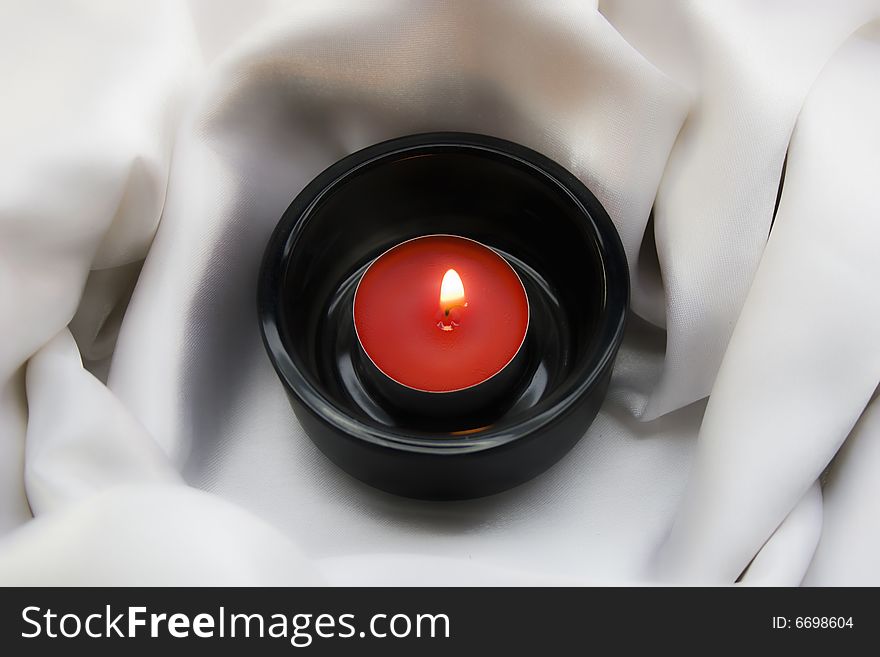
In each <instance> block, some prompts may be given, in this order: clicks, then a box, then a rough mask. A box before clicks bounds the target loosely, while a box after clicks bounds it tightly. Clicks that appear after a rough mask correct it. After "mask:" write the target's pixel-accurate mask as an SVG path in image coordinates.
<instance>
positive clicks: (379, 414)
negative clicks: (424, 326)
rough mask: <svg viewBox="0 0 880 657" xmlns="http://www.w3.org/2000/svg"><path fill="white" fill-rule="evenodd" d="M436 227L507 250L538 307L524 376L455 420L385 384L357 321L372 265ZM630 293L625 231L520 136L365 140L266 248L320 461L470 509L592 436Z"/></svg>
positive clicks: (268, 289) (275, 328)
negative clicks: (471, 501)
mask: <svg viewBox="0 0 880 657" xmlns="http://www.w3.org/2000/svg"><path fill="white" fill-rule="evenodd" d="M439 234H443V235H457V236H461V237H465V238H469V239H472V240H476V241H477V242H480V243H482V244H484V245H486V246H488V247H490V248H492V249H493V250H495V251H496V252H497V253H498V254H500V255H502V256H503V257H504V258H505V259H506V260H507V262H508V263H509V264H510V265H511V266H512V267H513V268H514V270H515V271H516V273H517V274H518V275H519V278H520V279H521V281H522V284H523V286H524V287H525V289H526V292H527V294H528V301H529V326H528V333H527V335H526V340H525V343H524V344H523V345H522V349H521V351H520V353H518V354H517V359H518V362H517V363H516V366H515V367H513V368H510V370H509V372H510V374H511V376H506V377H502V379H499V380H498V383H500V384H501V385H502V388H503V389H502V390H501V391H500V392H499V391H497V390H493V391H492V394H489V395H487V396H486V397H485V399H483V400H479V399H478V400H477V401H476V403H473V404H471V403H468V404H465V405H463V406H462V405H461V404H455V403H454V401H453V402H452V403H451V404H450V405H449V407H450V409H451V410H450V412H449V413H443V412H441V413H437V412H436V407H432V408H431V409H430V412H426V409H424V408H422V407H420V405H419V403H418V400H415V401H414V403H412V404H410V403H408V402H407V400H406V398H405V397H404V398H402V399H401V397H400V396H399V395H397V394H396V393H397V392H399V391H395V392H393V393H392V394H391V395H390V397H389V394H388V392H387V391H382V390H380V389H377V386H376V385H375V381H376V380H377V379H376V377H375V373H370V372H369V371H368V369H369V368H368V367H366V368H365V359H364V357H363V356H364V355H363V350H362V349H361V348H360V343H359V341H358V339H357V336H356V334H355V330H354V320H353V317H352V304H353V299H354V294H355V290H356V289H357V286H358V283H359V281H360V280H361V277H362V276H363V273H364V271H365V270H366V269H367V267H369V265H370V264H371V263H372V262H373V261H374V260H375V259H376V258H377V256H379V255H380V254H382V253H384V252H386V251H387V250H388V249H390V248H391V247H393V246H395V245H397V244H400V243H402V242H404V241H406V240H410V239H413V238H416V237H421V236H425V235H439ZM628 296H629V280H628V275H627V265H626V259H625V256H624V252H623V248H622V246H621V243H620V239H619V237H618V235H617V232H616V231H615V229H614V226H613V224H612V222H611V220H610V219H609V217H608V215H607V213H606V212H605V211H604V209H603V208H602V206H601V205H600V204H599V202H598V201H597V200H596V198H595V197H594V196H593V194H592V193H591V192H590V191H589V190H588V189H587V188H586V187H585V186H584V185H583V184H582V183H581V182H580V181H579V180H577V178H575V177H574V176H573V175H572V174H570V173H569V172H568V171H566V170H565V169H564V168H562V167H561V166H559V165H558V164H556V163H554V162H553V161H551V160H549V159H548V158H546V157H544V156H542V155H540V154H539V153H536V152H535V151H532V150H530V149H527V148H525V147H523V146H520V145H518V144H514V143H511V142H508V141H503V140H500V139H496V138H492V137H487V136H483V135H473V134H463V133H432V134H422V135H412V136H408V137H402V138H399V139H394V140H391V141H387V142H384V143H381V144H377V145H374V146H370V147H368V148H366V149H364V150H362V151H359V152H357V153H354V154H352V155H350V156H348V157H346V158H344V159H342V160H340V161H339V162H337V163H336V164H334V165H332V166H331V167H330V168H328V169H327V170H326V171H324V172H323V173H321V174H320V175H319V176H318V177H317V178H315V179H314V180H313V181H312V182H311V183H310V184H309V185H308V186H306V188H305V189H304V190H303V191H302V192H301V193H300V194H299V196H297V197H296V199H295V200H294V201H293V203H292V204H291V205H290V207H289V208H288V209H287V211H286V212H285V213H284V215H283V216H282V217H281V220H280V221H279V223H278V226H277V227H276V229H275V231H274V233H273V235H272V237H271V238H270V240H269V243H268V245H267V247H266V251H265V254H264V258H263V264H262V268H261V272H260V278H259V284H258V310H259V317H260V324H261V329H262V334H263V340H264V343H265V346H266V350H267V352H268V354H269V357H270V359H271V361H272V363H273V365H274V367H275V369H276V371H277V373H278V376H279V378H280V379H281V382H282V384H283V385H284V387H285V389H286V390H287V393H288V397H289V399H290V402H291V405H292V407H293V410H294V412H295V413H296V416H297V418H298V419H299V421H300V423H301V425H302V427H303V428H304V429H305V431H306V433H307V434H308V436H309V437H310V438H311V439H312V441H313V442H314V443H315V444H316V445H317V446H318V448H319V449H320V450H321V451H322V452H323V453H324V454H326V455H327V456H328V457H329V458H330V459H331V460H332V461H334V462H335V463H336V464H337V465H339V466H340V467H341V468H343V469H344V470H345V471H347V472H348V473H350V474H351V475H353V476H355V477H357V478H358V479H361V480H363V481H365V482H367V483H369V484H371V485H373V486H375V487H377V488H381V489H383V490H386V491H389V492H393V493H397V494H401V495H405V496H410V497H418V498H426V499H461V498H468V497H478V496H483V495H488V494H492V493H496V492H499V491H502V490H505V489H507V488H510V487H513V486H516V485H517V484H520V483H522V482H524V481H526V480H528V479H530V478H532V477H534V476H536V475H537V474H539V473H541V472H543V471H544V470H546V469H547V468H548V467H550V466H551V465H553V464H554V463H555V462H556V461H558V460H559V459H560V458H561V457H562V456H563V455H564V454H565V453H566V452H568V450H570V449H571V447H572V446H573V445H574V444H575V443H576V442H577V441H578V440H579V439H580V438H581V437H582V436H583V435H584V433H585V432H586V430H587V428H588V427H589V425H590V423H591V422H592V421H593V419H594V417H595V415H596V413H597V411H598V409H599V407H600V405H601V403H602V400H603V398H604V395H605V391H606V389H607V386H608V381H609V378H610V375H611V369H612V366H613V363H614V358H615V356H616V354H617V350H618V347H619V345H620V342H621V339H622V336H623V329H624V323H625V318H626V311H627V304H628ZM449 399H450V400H451V397H450V398H449ZM469 401H473V400H469Z"/></svg>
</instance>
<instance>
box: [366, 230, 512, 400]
mask: <svg viewBox="0 0 880 657" xmlns="http://www.w3.org/2000/svg"><path fill="white" fill-rule="evenodd" d="M353 313H354V326H355V333H356V335H357V339H358V341H359V343H360V347H361V350H362V353H363V354H364V355H365V356H366V359H364V360H365V366H366V369H367V372H366V374H367V376H368V377H369V378H370V379H371V380H372V383H373V384H374V385H375V387H376V388H377V389H378V390H379V392H381V393H382V394H384V395H385V396H386V397H387V398H388V399H389V400H390V401H392V402H396V403H397V404H398V406H401V407H403V408H404V410H411V411H414V412H422V413H423V412H428V413H434V412H436V413H438V414H448V413H459V414H460V413H466V412H470V411H474V410H477V409H479V408H480V407H482V406H486V405H490V404H493V403H495V402H497V401H498V397H499V396H501V395H503V394H504V392H505V391H509V389H510V387H511V386H512V385H514V384H515V382H516V379H517V378H518V375H519V374H520V365H521V362H520V361H521V360H522V359H521V358H520V355H521V354H522V352H523V344H524V342H525V338H526V334H527V332H528V325H529V302H528V296H527V295H526V291H525V288H524V287H523V284H522V281H521V280H520V278H519V275H518V274H517V273H516V271H515V270H514V269H513V267H511V265H510V264H509V263H508V262H507V260H505V259H504V258H503V257H502V256H501V255H499V254H498V253H497V252H496V251H494V250H492V249H490V248H489V247H487V246H484V245H483V244H480V243H479V242H476V241H474V240H470V239H466V238H463V237H456V236H453V235H429V236H426V237H419V238H416V239H412V240H409V241H406V242H403V243H402V244H398V245H397V246H395V247H393V248H391V249H389V250H388V251H386V252H385V253H383V254H382V255H381V256H379V257H378V258H376V260H374V261H373V262H372V263H371V264H370V266H369V267H368V268H367V270H366V271H365V272H364V275H363V277H362V278H361V280H360V283H359V284H358V288H357V290H356V292H355V297H354V307H353Z"/></svg>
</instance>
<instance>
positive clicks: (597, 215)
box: [257, 132, 629, 456]
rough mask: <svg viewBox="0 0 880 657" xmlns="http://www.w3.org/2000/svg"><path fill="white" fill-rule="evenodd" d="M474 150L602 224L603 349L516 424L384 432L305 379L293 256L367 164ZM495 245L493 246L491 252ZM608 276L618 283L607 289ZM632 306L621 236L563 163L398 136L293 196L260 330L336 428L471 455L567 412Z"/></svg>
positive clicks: (263, 295)
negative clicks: (284, 317) (515, 167)
mask: <svg viewBox="0 0 880 657" xmlns="http://www.w3.org/2000/svg"><path fill="white" fill-rule="evenodd" d="M438 148H439V149H440V151H439V152H455V151H461V150H468V151H473V152H482V153H488V154H491V155H493V156H500V157H502V158H506V159H508V160H513V161H514V162H516V163H518V164H519V165H520V166H524V167H526V168H528V169H530V170H531V171H533V172H534V173H536V174H538V175H540V176H541V177H543V178H544V179H546V180H547V181H548V182H550V183H552V184H553V185H555V186H556V187H557V188H558V189H559V190H560V191H562V192H563V193H565V194H566V195H567V196H568V197H569V199H570V200H571V201H572V202H573V203H575V204H576V205H577V206H578V208H579V209H580V211H581V213H582V214H583V215H584V216H585V217H586V218H589V220H590V221H591V222H592V224H593V226H594V227H595V231H594V237H595V240H596V244H597V246H598V252H599V258H600V260H601V263H602V275H603V277H604V280H605V285H604V286H603V292H604V303H603V304H602V309H601V313H600V315H599V317H600V322H599V326H598V327H597V340H596V344H598V345H600V348H598V349H597V350H596V351H595V353H594V354H592V355H591V358H589V359H587V360H586V362H585V363H583V364H582V365H581V366H580V368H579V369H578V370H577V372H576V375H574V376H572V377H571V378H572V379H573V381H574V383H573V384H571V385H570V386H567V387H565V388H564V389H563V390H557V391H554V392H553V393H552V395H551V396H550V398H549V399H548V404H547V405H546V408H543V409H541V410H538V411H537V412H535V413H532V414H529V415H527V416H525V417H523V418H522V419H520V420H518V421H517V423H516V424H515V425H512V426H502V427H491V426H490V427H487V428H485V429H484V430H481V431H480V432H479V433H474V434H471V435H468V436H467V440H455V439H443V440H439V439H438V438H437V437H436V435H433V437H432V434H430V433H429V432H422V431H411V430H398V429H394V428H390V427H379V426H374V425H371V424H368V423H366V422H363V421H361V420H360V419H359V418H356V417H353V416H352V415H351V414H349V413H346V412H344V411H343V410H342V409H341V408H339V407H338V406H337V405H336V404H334V403H333V402H332V401H331V400H329V399H328V398H327V397H326V396H325V395H324V394H323V393H322V392H321V390H320V389H318V388H317V387H316V386H315V385H313V384H312V382H311V381H310V380H309V379H308V377H307V376H306V375H304V374H303V373H302V372H301V371H300V368H299V367H298V366H297V364H296V363H295V362H294V359H293V358H292V357H291V355H290V354H289V353H288V351H287V349H286V348H285V346H284V343H283V340H282V338H281V333H280V330H279V322H278V315H279V314H280V309H281V307H282V304H281V302H280V301H279V300H278V299H277V293H278V291H279V288H280V285H279V284H278V283H279V281H280V280H281V278H282V277H283V275H284V271H285V270H286V266H287V263H288V260H289V256H290V254H291V253H292V252H293V250H294V248H295V247H296V246H297V244H298V242H299V240H300V238H301V236H302V232H303V230H304V228H305V226H306V224H307V223H308V221H309V220H310V219H311V218H312V217H313V216H314V210H315V208H316V207H318V205H319V204H320V203H321V201H322V200H323V199H324V198H326V197H327V196H329V195H330V194H332V193H333V191H334V190H335V189H336V188H337V187H338V186H339V185H340V184H342V183H344V182H345V181H346V180H348V179H350V178H352V177H353V176H355V175H357V174H358V173H359V172H361V171H363V170H364V169H365V168H367V167H371V166H374V165H377V164H380V163H381V162H383V161H385V160H390V159H396V158H399V157H400V156H401V155H406V154H407V153H411V152H417V151H425V150H431V151H432V152H438V151H437V150H436V149H438ZM490 248H491V247H490ZM609 274H611V275H613V276H614V279H615V281H616V282H617V284H616V285H614V286H610V285H609V284H608V280H609ZM628 304H629V271H628V267H627V261H626V255H625V252H624V250H623V244H622V242H621V241H620V236H619V235H618V233H617V230H616V228H615V227H614V224H613V222H612V221H611V218H610V217H609V216H608V213H607V212H606V211H605V209H604V208H603V206H602V205H601V203H600V202H599V201H598V199H596V197H595V196H594V195H593V193H592V192H591V191H590V190H589V189H588V188H587V187H586V186H585V185H584V184H583V183H582V182H581V181H580V180H579V179H578V178H577V177H575V176H574V174H572V173H571V172H569V171H568V170H567V169H565V168H564V167H563V166H562V165H560V164H558V163H556V162H554V161H553V160H551V159H550V158H548V157H547V156H545V155H542V154H541V153H539V152H537V151H535V150H533V149H531V148H528V147H526V146H523V145H521V144H517V143H515V142H511V141H508V140H505V139H501V138H498V137H493V136H489V135H483V134H478V133H469V132H425V133H418V134H411V135H406V136H402V137H395V138H392V139H389V140H386V141H382V142H379V143H376V144H373V145H371V146H367V147H365V148H363V149H361V150H358V151H355V152H353V153H351V154H349V155H347V156H346V157H344V158H342V159H341V160H339V161H337V162H335V163H334V164H332V165H330V166H329V167H327V168H326V169H324V170H323V171H322V172H321V173H320V174H318V175H317V176H316V177H315V178H314V179H313V180H312V181H311V182H310V183H309V184H307V185H306V186H305V187H304V188H303V189H302V191H300V193H299V194H298V195H297V196H296V197H295V198H294V200H293V201H292V202H291V204H290V205H289V207H288V208H287V210H286V211H285V212H284V214H283V215H282V217H281V220H280V221H279V222H278V224H277V225H276V227H275V229H274V231H273V233H272V235H271V237H270V239H269V243H268V245H267V248H266V251H265V253H264V256H263V260H262V263H261V266H260V273H259V284H258V294H257V306H258V315H259V320H260V322H259V323H260V333H261V336H262V340H263V344H264V346H265V348H266V351H267V353H268V354H269V357H270V361H271V362H272V365H273V367H274V369H275V370H276V372H277V374H278V375H279V376H280V378H281V379H282V381H283V382H284V385H285V387H286V388H287V389H288V391H289V392H291V393H292V394H294V395H295V396H296V397H297V398H298V399H299V400H300V402H301V403H302V405H303V407H304V408H305V409H306V411H307V412H308V413H309V414H310V415H312V416H313V417H314V418H315V419H317V420H318V421H320V422H321V423H323V424H326V425H328V426H330V427H331V428H332V429H333V430H335V431H341V432H343V433H344V434H346V435H348V436H350V437H352V438H356V439H359V440H364V441H366V442H369V443H372V444H374V445H376V446H380V447H386V448H391V449H396V450H402V451H408V452H412V453H422V454H431V455H439V456H443V455H446V456H454V455H460V454H462V455H463V454H472V453H474V452H481V451H485V450H488V449H493V448H496V447H500V446H503V445H506V444H508V443H511V442H513V441H516V440H519V439H522V438H523V437H525V436H527V435H530V434H532V433H533V432H535V431H537V430H539V429H541V428H542V427H544V426H546V425H548V424H549V423H552V422H553V421H555V420H557V419H559V418H560V417H562V416H563V415H565V414H567V413H568V412H569V411H571V410H572V408H573V407H575V405H576V404H577V402H578V400H579V399H580V398H581V397H583V396H584V395H586V394H587V393H588V392H589V391H590V390H591V389H592V388H593V387H595V386H596V385H597V384H599V383H600V379H601V377H602V376H603V372H604V371H605V370H606V368H607V367H608V366H609V364H610V361H613V359H614V358H615V356H616V354H617V350H618V348H619V346H620V342H621V340H622V337H623V331H624V327H625V323H626V309H627V307H628Z"/></svg>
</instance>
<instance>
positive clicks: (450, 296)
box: [440, 269, 467, 313]
mask: <svg viewBox="0 0 880 657" xmlns="http://www.w3.org/2000/svg"><path fill="white" fill-rule="evenodd" d="M466 305H467V302H466V301H465V297H464V284H463V283H462V282H461V276H459V275H458V272H457V271H455V270H454V269H448V270H447V271H446V273H445V274H443V282H442V283H440V307H441V308H443V309H444V310H445V311H446V312H447V313H448V312H449V309H450V308H454V307H455V306H466Z"/></svg>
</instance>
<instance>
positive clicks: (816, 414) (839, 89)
mask: <svg viewBox="0 0 880 657" xmlns="http://www.w3.org/2000/svg"><path fill="white" fill-rule="evenodd" d="M878 19H880V2H878V1H877V0H871V1H868V0H847V1H838V2H822V1H819V0H816V1H808V2H799V1H795V0H762V1H758V0H717V1H712V2H708V1H707V2H687V1H685V0H668V1H665V2H641V1H636V0H608V1H607V2H606V1H603V2H600V3H599V4H598V5H596V4H595V3H591V2H589V1H565V2H564V1H556V0H551V1H546V0H530V1H529V0H515V1H510V0H506V1H502V0H494V1H492V0H479V1H464V0H462V1H440V0H426V1H423V2H412V1H409V2H407V1H403V0H369V1H357V0H348V1H344V2H341V1H335V0H332V1H328V0H321V1H320V2H319V1H317V0H315V1H309V0H299V1H296V2H293V1H291V2H283V1H278V2H272V1H269V0H262V1H259V0H236V1H232V0H224V1H221V2H213V1H208V0H192V1H191V2H182V1H180V2H177V1H172V0H151V1H149V2H147V1H132V2H125V3H120V2H113V1H110V0H106V1H100V0H91V1H89V0H75V1H71V0H66V1H64V2H61V1H58V2H54V1H46V2H17V3H16V2H11V1H7V2H2V3H0V54H2V56H0V82H2V103H0V330H2V332H0V583H3V584H117V585H131V584H286V585H300V584H321V583H324V584H358V585H361V584H363V585H370V584H372V585H377V584H378V585H386V584H405V585H428V584H465V585H478V584H480V585H481V584H527V585H528V584H562V585H564V584H657V583H672V584H680V583H696V584H709V585H724V584H734V583H736V582H740V583H741V584H744V585H786V586H790V585H799V584H802V583H804V584H809V585H836V584H855V585H859V584H865V585H867V584H873V585H878V584H880V562H878V560H877V559H876V554H877V553H878V552H880V514H878V513H877V508H876V504H877V502H876V501H877V499H878V494H880V488H878V477H877V472H878V471H880V449H878V446H880V410H878V409H880V401H877V400H876V398H875V391H876V389H877V385H878V383H880V349H878V347H877V336H878V335H880V295H878V292H877V290H878V287H880V257H878V254H880V194H878V192H877V181H878V180H880V158H878V157H877V153H878V152H880V121H878V119H877V117H878V116H880V23H878ZM434 130H463V131H471V132H482V133H488V134H492V135H496V136H499V137H503V138H507V139H511V140H514V141H517V142H520V143H522V144H525V145H526V146H529V147H531V148H534V149H536V150H538V151H540V152H542V153H544V154H546V155H548V156H550V157H551V158H553V159H555V160H556V161H557V162H559V163H560V164H562V165H563V166H565V167H567V168H568V169H569V170H571V171H572V172H573V173H574V174H575V175H576V176H578V177H579V178H580V179H581V180H583V182H584V183H586V184H587V185H588V186H589V187H590V189H592V191H593V192H594V193H595V194H596V195H597V196H598V198H599V199H600V200H601V202H602V203H603V205H604V206H605V208H606V209H607V210H608V213H609V214H610V216H611V218H612V219H613V221H614V223H615V225H616V226H617V228H618V230H619V232H620V235H621V238H622V240H623V243H624V247H625V250H626V254H627V257H628V260H629V267H630V273H631V277H632V286H633V293H632V313H631V317H630V321H629V325H628V330H627V335H626V338H625V341H624V344H623V347H622V349H621V353H620V356H619V358H618V362H617V364H616V367H615V372H614V376H613V380H612V383H611V388H610V390H609V394H608V398H607V400H606V403H605V405H604V406H603V408H602V410H601V412H600V413H599V416H598V417H597V418H596V421H595V422H594V424H593V425H592V427H591V428H590V429H589V431H588V432H587V433H586V435H585V436H584V437H583V439H582V440H581V441H580V442H579V444H578V445H577V447H576V448H575V449H574V450H573V451H572V452H571V453H570V454H569V455H568V456H566V457H565V458H564V459H563V460H562V461H561V462H560V463H559V464H558V465H556V466H554V467H553V468H552V469H551V470H549V471H548V472H547V473H545V474H543V475H541V476H540V477H538V478H536V479H535V480H533V481H531V482H529V483H527V484H524V485H522V486H520V487H518V488H516V489H514V490H511V491H508V492H505V493H502V494H499V495H495V496H491V497H488V498H484V499H479V500H472V501H462V502H454V503H437V502H435V503H431V502H419V501H414V500H407V499H403V498H398V497H395V496H392V495H388V494H385V493H382V492H379V491H376V490H373V489H371V488H369V487H367V486H365V485H363V484H361V483H359V482H357V481H354V480H353V479H351V478H350V477H349V476H347V475H346V474H344V473H343V472H341V471H340V470H339V469H338V468H336V467H335V466H334V465H332V464H331V463H329V462H328V461H327V459H326V458H325V457H323V456H322V455H321V454H320V453H319V452H318V451H317V449H316V448H315V447H314V446H313V445H312V444H311V442H310V441H309V440H308V438H307V437H306V436H305V435H304V433H303V431H302V429H301V428H300V426H299V424H298V423H297V421H296V418H295V417H294V415H293V413H292V411H291V409H290V406H289V404H288V402H287V399H286V397H285V395H284V392H283V390H282V387H281V385H280V383H279V381H278V380H277V377H276V376H275V374H274V372H273V370H272V368H271V366H270V364H269V361H268V359H267V357H266V355H265V353H264V350H263V347H262V344H261V342H260V337H259V331H258V326H257V321H256V312H255V285H256V275H257V268H258V264H259V260H260V257H261V255H262V250H263V247H264V245H265V243H266V240H267V238H268V236H269V233H270V232H271V230H272V228H273V227H274V225H275V222H276V221H277V220H278V218H279V217H280V216H281V213H282V212H283V210H284V209H285V207H286V206H287V205H288V204H289V203H290V201H291V200H292V199H293V197H294V196H296V194H297V193H298V192H299V191H300V190H301V189H302V187H303V186H304V185H305V184H306V183H307V182H308V181H309V180H310V179H311V178H312V177H313V176H315V175H316V174H317V173H319V172H320V171H321V170H322V169H323V168H325V167H326V166H328V165H329V164H331V163H332V162H334V161H335V160H337V159H339V158H341V157H343V156H345V155H347V154H349V153H351V152H353V151H355V150H357V149H359V148H361V147H364V146H367V145H369V144H372V143H375V142H377V141H381V140H384V139H388V138H392V137H395V136H400V135H404V134H410V133H416V132H423V131H434ZM783 167H784V181H783V184H782V185H781V186H780V181H781V180H782V179H783ZM777 203H778V209H777V207H776V206H777ZM352 221H357V217H352Z"/></svg>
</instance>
